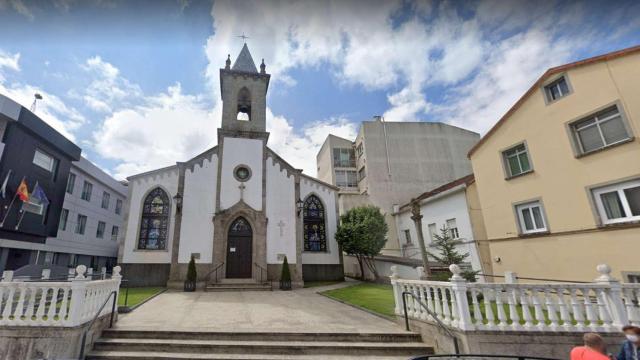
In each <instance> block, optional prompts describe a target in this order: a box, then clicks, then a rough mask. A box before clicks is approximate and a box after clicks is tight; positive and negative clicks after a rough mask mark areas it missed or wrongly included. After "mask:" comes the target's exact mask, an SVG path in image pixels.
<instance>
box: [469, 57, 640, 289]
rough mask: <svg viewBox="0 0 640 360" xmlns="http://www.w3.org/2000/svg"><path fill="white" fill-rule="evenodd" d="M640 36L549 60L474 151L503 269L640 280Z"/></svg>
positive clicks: (494, 251)
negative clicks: (587, 54)
mask: <svg viewBox="0 0 640 360" xmlns="http://www.w3.org/2000/svg"><path fill="white" fill-rule="evenodd" d="M639 135H640V46H636V47H633V48H629V49H625V50H621V51H617V52H613V53H609V54H605V55H602V56H597V57H594V58H590V59H587V60H583V61H578V62H575V63H571V64H567V65H563V66H559V67H555V68H552V69H549V70H548V71H547V72H545V73H544V75H542V76H541V77H540V79H538V81H537V82H536V83H535V84H534V85H533V86H532V87H531V88H530V89H529V90H528V91H527V92H526V93H525V94H524V95H523V96H522V98H520V100H518V102H516V104H515V105H514V106H513V107H512V108H511V109H510V110H509V111H508V112H507V113H506V114H505V115H504V116H503V117H502V118H501V119H500V120H499V121H498V122H497V123H496V124H495V125H494V127H493V128H492V129H491V130H489V132H488V133H487V134H486V135H485V136H484V137H483V138H482V139H481V140H480V142H479V143H478V144H477V145H476V146H475V147H473V148H472V149H471V150H470V152H469V158H470V159H471V162H472V166H473V171H474V174H475V178H476V183H477V186H478V192H479V198H480V204H481V205H482V210H483V215H484V221H485V226H486V233H487V242H488V244H489V248H490V252H491V261H492V267H493V271H494V273H495V274H500V273H502V272H504V271H507V270H511V271H515V272H516V273H518V275H519V276H522V277H533V278H550V279H562V280H586V281H590V280H593V279H594V277H595V276H596V275H597V274H596V272H595V267H596V265H597V264H600V263H607V264H609V265H611V267H612V268H613V275H614V276H616V277H618V278H619V279H623V280H624V281H634V282H635V281H640V142H639V140H638V138H637V137H638V136H639Z"/></svg>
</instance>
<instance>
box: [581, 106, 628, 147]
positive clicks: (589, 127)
mask: <svg viewBox="0 0 640 360" xmlns="http://www.w3.org/2000/svg"><path fill="white" fill-rule="evenodd" d="M571 131H572V132H573V137H574V139H575V141H576V143H577V145H578V147H579V150H580V153H582V154H586V153H589V152H591V151H595V150H598V149H602V148H605V147H607V146H611V145H615V144H617V143H620V142H623V141H625V140H628V139H630V138H631V135H630V134H629V132H628V131H627V127H626V125H625V123H624V120H623V119H622V115H621V114H620V111H618V107H617V106H616V105H614V106H611V107H609V108H607V109H605V110H603V111H600V112H598V113H596V114H595V115H591V116H589V117H587V118H585V119H581V120H578V121H576V122H575V123H573V124H571Z"/></svg>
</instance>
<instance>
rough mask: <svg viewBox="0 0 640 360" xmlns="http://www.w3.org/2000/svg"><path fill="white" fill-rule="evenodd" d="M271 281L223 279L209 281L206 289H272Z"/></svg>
mask: <svg viewBox="0 0 640 360" xmlns="http://www.w3.org/2000/svg"><path fill="white" fill-rule="evenodd" d="M271 290H272V288H271V283H269V282H263V283H261V282H258V281H256V280H255V279H221V280H220V282H217V283H209V284H207V287H206V288H205V291H271Z"/></svg>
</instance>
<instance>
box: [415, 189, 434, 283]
mask: <svg viewBox="0 0 640 360" xmlns="http://www.w3.org/2000/svg"><path fill="white" fill-rule="evenodd" d="M411 214H412V216H411V220H413V223H414V224H415V226H416V234H418V244H420V253H421V254H422V264H423V266H424V272H423V275H422V276H420V279H422V280H426V279H428V278H429V277H430V276H431V268H429V259H428V258H427V248H426V246H425V245H424V235H423V234H422V215H421V214H420V201H419V200H416V199H412V200H411Z"/></svg>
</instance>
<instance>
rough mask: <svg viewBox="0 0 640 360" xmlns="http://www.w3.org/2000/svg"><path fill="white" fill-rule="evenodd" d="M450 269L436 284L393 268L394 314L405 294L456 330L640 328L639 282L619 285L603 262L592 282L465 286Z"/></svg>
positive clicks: (412, 304)
mask: <svg viewBox="0 0 640 360" xmlns="http://www.w3.org/2000/svg"><path fill="white" fill-rule="evenodd" d="M418 270H419V271H420V270H421V269H418ZM449 270H450V271H451V272H452V274H453V276H452V277H451V279H450V281H449V282H440V281H425V280H404V279H400V278H398V274H397V271H396V268H395V267H392V268H391V271H392V274H391V276H390V278H391V284H392V286H393V293H394V298H395V304H396V306H395V313H396V315H399V316H404V307H403V292H410V293H412V294H413V295H414V296H416V297H417V298H418V299H420V301H421V302H422V303H423V304H425V305H426V307H427V308H428V309H429V310H430V311H431V312H433V313H435V314H436V315H437V316H438V318H439V319H440V320H441V321H442V322H443V323H444V324H445V325H447V326H450V327H453V328H457V329H460V330H490V331H491V330H495V331H552V332H555V331H573V332H583V331H598V332H619V331H620V328H621V327H622V326H624V325H627V324H632V325H640V308H639V307H638V306H639V305H638V300H639V299H640V284H630V283H620V282H619V281H617V280H616V279H614V278H612V277H611V268H610V267H609V266H608V265H606V264H601V265H598V267H597V271H598V273H599V274H600V276H599V277H598V278H596V279H595V280H594V282H592V283H470V282H467V281H466V280H465V279H464V278H462V276H460V274H461V270H460V268H459V267H458V266H457V265H451V266H450V267H449ZM509 277H510V278H512V279H513V278H515V277H514V276H513V273H511V274H509ZM405 301H406V308H407V315H408V317H409V318H411V319H416V320H423V321H427V322H429V321H433V319H432V318H431V315H429V312H428V311H426V310H425V309H424V308H423V307H422V306H420V304H418V302H417V300H414V299H413V298H412V297H411V296H406V297H405Z"/></svg>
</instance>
